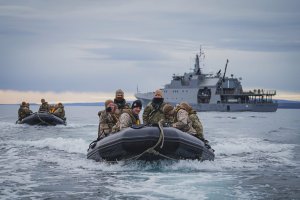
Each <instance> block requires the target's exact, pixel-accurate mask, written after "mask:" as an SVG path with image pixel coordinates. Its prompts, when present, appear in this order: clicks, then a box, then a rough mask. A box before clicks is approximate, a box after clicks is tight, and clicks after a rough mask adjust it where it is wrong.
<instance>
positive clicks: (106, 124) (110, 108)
mask: <svg viewBox="0 0 300 200" xmlns="http://www.w3.org/2000/svg"><path fill="white" fill-rule="evenodd" d="M116 108H117V106H116V105H115V104H114V102H113V101H112V100H110V99H109V100H106V101H105V110H103V111H100V112H98V116H99V127H98V139H97V140H100V139H101V138H104V137H105V136H107V135H108V134H110V133H112V132H113V128H114V126H115V125H116V124H117V122H118V118H117V116H116V114H115V111H116Z"/></svg>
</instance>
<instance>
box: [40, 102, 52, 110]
mask: <svg viewBox="0 0 300 200" xmlns="http://www.w3.org/2000/svg"><path fill="white" fill-rule="evenodd" d="M49 111H50V106H49V104H48V103H47V102H43V103H42V105H41V106H40V108H39V112H49Z"/></svg>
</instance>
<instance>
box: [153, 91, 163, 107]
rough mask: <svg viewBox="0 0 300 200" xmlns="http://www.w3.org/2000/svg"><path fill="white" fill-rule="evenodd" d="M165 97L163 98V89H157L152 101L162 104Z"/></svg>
mask: <svg viewBox="0 0 300 200" xmlns="http://www.w3.org/2000/svg"><path fill="white" fill-rule="evenodd" d="M163 101H164V98H163V92H162V91H161V90H156V91H155V92H154V97H153V99H152V103H154V104H157V105H160V104H161V103H163Z"/></svg>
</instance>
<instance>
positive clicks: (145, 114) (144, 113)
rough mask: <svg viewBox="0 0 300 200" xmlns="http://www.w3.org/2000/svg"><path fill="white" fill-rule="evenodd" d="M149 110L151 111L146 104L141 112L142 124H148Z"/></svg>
mask: <svg viewBox="0 0 300 200" xmlns="http://www.w3.org/2000/svg"><path fill="white" fill-rule="evenodd" d="M150 111H151V109H150V106H149V105H147V106H146V108H145V109H144V112H143V123H144V124H148V121H149V114H150Z"/></svg>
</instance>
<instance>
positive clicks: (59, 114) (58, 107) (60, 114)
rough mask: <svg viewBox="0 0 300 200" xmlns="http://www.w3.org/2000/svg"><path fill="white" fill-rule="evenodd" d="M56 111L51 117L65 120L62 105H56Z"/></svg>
mask: <svg viewBox="0 0 300 200" xmlns="http://www.w3.org/2000/svg"><path fill="white" fill-rule="evenodd" d="M55 107H56V109H55V111H54V112H53V115H55V116H57V117H59V118H61V119H65V109H64V106H63V104H62V103H58V104H57V105H55Z"/></svg>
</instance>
